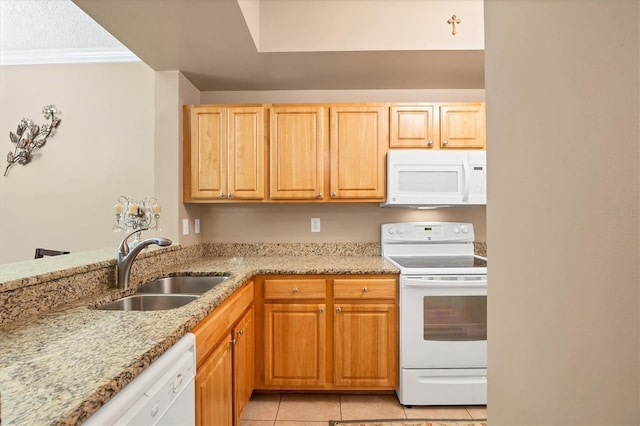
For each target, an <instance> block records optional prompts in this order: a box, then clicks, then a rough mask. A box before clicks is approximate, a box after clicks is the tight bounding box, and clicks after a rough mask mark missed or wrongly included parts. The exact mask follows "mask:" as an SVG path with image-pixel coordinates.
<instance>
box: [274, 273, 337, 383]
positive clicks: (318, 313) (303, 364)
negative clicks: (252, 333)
mask: <svg viewBox="0 0 640 426" xmlns="http://www.w3.org/2000/svg"><path fill="white" fill-rule="evenodd" d="M326 285H327V284H326V280H324V279H311V278H310V279H279V278H268V279H265V280H264V281H263V282H262V288H263V289H264V292H263V294H264V308H263V312H264V314H263V319H264V322H263V333H262V334H263V336H264V347H263V348H264V349H263V357H264V358H263V359H264V361H263V366H264V370H263V373H264V384H265V385H266V386H277V387H283V388H306V387H316V386H322V385H324V383H325V358H326V304H325V299H326Z"/></svg>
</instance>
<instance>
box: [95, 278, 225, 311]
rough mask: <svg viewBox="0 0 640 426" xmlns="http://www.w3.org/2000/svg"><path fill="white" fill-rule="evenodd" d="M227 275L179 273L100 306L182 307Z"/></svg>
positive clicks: (132, 308) (116, 308) (114, 308)
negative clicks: (179, 274)
mask: <svg viewBox="0 0 640 426" xmlns="http://www.w3.org/2000/svg"><path fill="white" fill-rule="evenodd" d="M227 278H228V277H224V276H186V275H183V276H177V277H164V278H159V279H157V280H153V281H151V282H149V283H147V284H144V285H143V286H141V287H140V288H139V289H138V290H137V291H136V293H135V294H133V295H131V296H127V297H123V298H122V299H118V300H114V301H113V302H109V303H107V304H104V305H101V306H98V307H97V309H100V310H108V311H160V310H165V309H173V308H179V307H180V306H184V305H186V304H187V303H189V302H192V301H194V300H196V299H197V298H198V297H200V295H202V293H204V292H206V291H209V290H211V289H212V288H214V287H215V286H217V285H218V284H221V283H223V282H224V281H225V280H226V279H227Z"/></svg>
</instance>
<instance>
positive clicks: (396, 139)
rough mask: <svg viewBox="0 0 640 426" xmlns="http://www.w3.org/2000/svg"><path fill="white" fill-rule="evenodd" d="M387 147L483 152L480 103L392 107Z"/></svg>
mask: <svg viewBox="0 0 640 426" xmlns="http://www.w3.org/2000/svg"><path fill="white" fill-rule="evenodd" d="M389 114H390V126H389V127H390V136H389V147H390V148H427V149H485V147H486V142H485V105H484V103H482V102H460V103H433V104H432V103H416V104H392V105H391V107H390V109H389Z"/></svg>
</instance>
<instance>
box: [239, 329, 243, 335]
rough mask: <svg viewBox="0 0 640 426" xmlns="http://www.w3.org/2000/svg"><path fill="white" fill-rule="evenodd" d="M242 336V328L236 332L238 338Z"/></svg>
mask: <svg viewBox="0 0 640 426" xmlns="http://www.w3.org/2000/svg"><path fill="white" fill-rule="evenodd" d="M243 334H244V328H241V329H240V330H238V336H242V335H243Z"/></svg>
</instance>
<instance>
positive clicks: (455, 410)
mask: <svg viewBox="0 0 640 426" xmlns="http://www.w3.org/2000/svg"><path fill="white" fill-rule="evenodd" d="M404 418H408V419H411V418H414V419H416V418H433V419H485V418H487V408H486V406H484V405H481V406H479V405H474V406H440V407H436V406H429V407H418V406H415V407H413V408H406V407H403V406H402V404H400V402H399V401H398V398H397V397H396V395H395V394H388V395H387V394H385V395H336V394H254V395H253V396H252V397H251V401H249V404H248V405H247V407H246V408H245V410H244V413H243V415H242V420H241V421H240V426H327V425H328V424H329V420H366V419H404Z"/></svg>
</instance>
